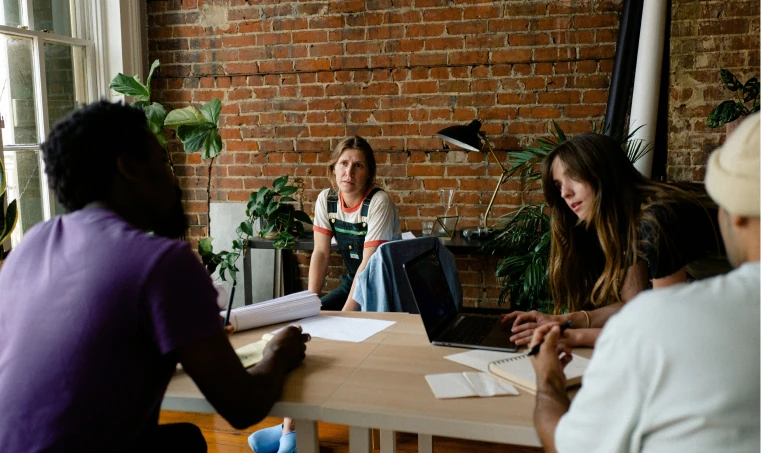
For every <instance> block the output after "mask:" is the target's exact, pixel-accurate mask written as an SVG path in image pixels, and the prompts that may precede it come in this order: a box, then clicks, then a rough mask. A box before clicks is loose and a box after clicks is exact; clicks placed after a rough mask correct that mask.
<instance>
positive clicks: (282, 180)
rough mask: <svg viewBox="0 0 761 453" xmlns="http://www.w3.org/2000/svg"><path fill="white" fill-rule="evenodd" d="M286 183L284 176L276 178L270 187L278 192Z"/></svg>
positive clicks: (285, 176) (286, 178) (286, 179)
mask: <svg viewBox="0 0 761 453" xmlns="http://www.w3.org/2000/svg"><path fill="white" fill-rule="evenodd" d="M287 182H288V175H284V176H281V177H279V178H277V179H276V180H275V182H273V183H272V187H274V188H275V190H276V191H278V192H280V191H281V190H282V189H283V187H285V184H286V183H287ZM291 193H293V192H291Z"/></svg>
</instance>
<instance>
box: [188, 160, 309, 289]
mask: <svg viewBox="0 0 761 453" xmlns="http://www.w3.org/2000/svg"><path fill="white" fill-rule="evenodd" d="M299 190H300V187H298V185H288V176H287V175H286V176H281V177H279V178H277V179H276V180H275V181H274V182H273V183H272V188H269V187H262V188H261V189H259V190H258V191H255V192H251V195H250V196H249V199H248V203H247V205H246V220H244V221H243V222H241V223H240V225H238V227H237V228H236V229H235V232H236V234H237V235H238V238H237V239H234V240H233V242H232V250H231V251H227V250H223V251H221V252H219V253H214V250H213V247H212V245H211V242H212V238H211V237H207V238H205V239H203V240H201V241H200V242H199V243H198V254H199V255H201V260H202V261H203V264H204V266H206V269H207V270H208V271H209V274H211V273H213V272H214V271H215V270H217V268H219V276H220V278H221V279H222V280H223V281H226V276H227V275H229V276H230V278H231V279H232V280H233V283H237V273H238V272H239V269H238V267H237V266H236V262H237V261H238V258H240V257H241V256H245V254H246V253H247V251H248V241H249V240H250V239H251V238H252V237H253V235H254V225H256V222H259V232H258V233H257V234H258V236H259V237H261V238H266V239H272V241H273V243H272V245H273V247H274V248H276V249H279V250H282V249H285V248H291V247H293V246H294V245H295V244H296V239H297V238H299V237H301V236H303V235H304V232H305V230H304V224H308V225H311V224H312V219H310V218H309V215H307V213H306V212H304V211H302V210H301V209H297V208H296V207H295V206H294V205H292V204H290V203H292V202H296V201H298V200H297V199H295V198H293V197H291V195H294V194H296V193H297V192H298V191H299Z"/></svg>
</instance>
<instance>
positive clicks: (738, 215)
mask: <svg viewBox="0 0 761 453" xmlns="http://www.w3.org/2000/svg"><path fill="white" fill-rule="evenodd" d="M759 134H761V114H759V113H755V114H753V115H751V116H749V117H748V118H746V119H745V120H744V121H743V122H742V124H740V126H739V127H738V128H737V129H735V131H734V132H733V133H732V134H731V135H730V136H729V137H728V138H727V141H726V142H725V143H724V145H723V146H722V147H721V148H719V149H717V150H716V151H714V152H713V154H711V157H710V158H709V160H708V170H707V171H706V181H705V184H706V190H707V191H708V194H709V195H710V196H711V198H713V199H714V201H716V203H717V204H718V205H719V207H720V209H719V227H720V228H721V233H722V236H723V238H724V242H725V244H726V246H727V255H728V257H729V261H730V263H732V265H733V266H734V267H737V266H739V265H740V264H741V263H743V262H745V261H748V258H747V256H746V255H747V253H748V252H749V251H752V249H755V251H756V256H757V252H758V247H759V216H760V215H761V185H760V184H759V180H760V179H761V176H760V174H761V162H760V161H759V149H761V137H759Z"/></svg>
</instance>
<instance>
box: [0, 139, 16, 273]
mask: <svg viewBox="0 0 761 453" xmlns="http://www.w3.org/2000/svg"><path fill="white" fill-rule="evenodd" d="M1 144H2V141H0V145H1ZM1 148H2V146H0V149H1ZM5 188H6V179H5V165H4V164H3V161H2V159H0V267H2V264H3V261H4V260H5V257H6V256H7V254H8V252H9V251H8V250H5V247H4V246H3V242H5V241H6V240H7V239H8V238H9V237H10V236H11V233H13V229H14V228H16V222H18V207H17V203H16V201H17V200H13V201H11V202H10V203H8V206H7V207H6V206H5Z"/></svg>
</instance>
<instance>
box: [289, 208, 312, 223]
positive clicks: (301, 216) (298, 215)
mask: <svg viewBox="0 0 761 453" xmlns="http://www.w3.org/2000/svg"><path fill="white" fill-rule="evenodd" d="M293 218H294V219H296V220H298V221H299V222H304V223H306V224H309V225H311V224H312V219H311V218H309V215H308V214H307V213H306V212H304V211H299V210H296V211H293Z"/></svg>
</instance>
